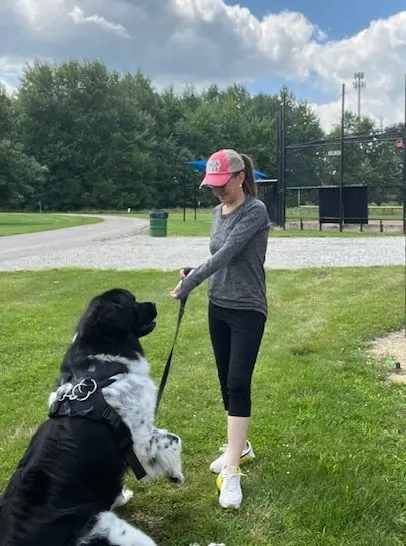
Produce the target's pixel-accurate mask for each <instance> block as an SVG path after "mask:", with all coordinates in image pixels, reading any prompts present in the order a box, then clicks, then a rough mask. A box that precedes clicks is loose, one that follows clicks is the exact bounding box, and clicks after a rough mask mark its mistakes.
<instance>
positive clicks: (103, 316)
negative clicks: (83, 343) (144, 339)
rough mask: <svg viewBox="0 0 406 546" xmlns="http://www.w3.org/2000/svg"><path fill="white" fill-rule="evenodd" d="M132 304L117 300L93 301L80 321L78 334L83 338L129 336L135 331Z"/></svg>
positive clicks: (120, 337)
mask: <svg viewBox="0 0 406 546" xmlns="http://www.w3.org/2000/svg"><path fill="white" fill-rule="evenodd" d="M133 329H134V324H133V317H132V306H131V308H129V307H128V306H127V305H123V304H122V303H119V302H117V301H112V300H101V299H98V300H96V301H93V302H92V304H91V305H90V306H89V308H88V310H87V312H86V313H85V315H84V316H83V317H82V320H81V321H80V323H79V328H78V335H79V337H82V338H86V337H87V338H95V337H105V338H109V339H111V338H113V339H124V338H127V337H128V336H129V335H131V333H132V332H133Z"/></svg>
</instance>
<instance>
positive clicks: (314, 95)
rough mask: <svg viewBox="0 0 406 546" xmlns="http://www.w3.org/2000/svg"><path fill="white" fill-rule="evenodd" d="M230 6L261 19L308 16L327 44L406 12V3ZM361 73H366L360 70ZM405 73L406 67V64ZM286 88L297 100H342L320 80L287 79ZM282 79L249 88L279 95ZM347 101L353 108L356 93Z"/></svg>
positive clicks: (263, 0)
mask: <svg viewBox="0 0 406 546" xmlns="http://www.w3.org/2000/svg"><path fill="white" fill-rule="evenodd" d="M226 3H227V4H230V5H233V4H234V5H237V4H239V5H240V6H244V7H246V8H248V9H249V10H250V11H251V13H253V14H254V15H255V16H256V17H258V18H259V19H261V18H263V17H264V16H265V15H267V14H270V13H278V12H280V11H285V10H288V11H297V12H299V13H302V14H303V15H305V16H306V17H307V18H308V19H309V20H310V22H312V23H313V24H315V25H317V26H318V27H319V28H320V29H321V30H322V31H323V32H324V33H325V34H326V35H327V38H326V41H327V42H328V41H338V40H342V39H344V38H348V37H351V36H353V35H354V34H357V33H359V32H360V31H362V30H364V29H366V28H368V27H369V25H370V23H371V21H373V20H376V19H386V18H388V17H390V16H391V15H395V14H396V13H399V12H400V11H402V10H404V9H406V0H391V1H390V2H389V1H388V2H387V3H386V2H385V1H384V0H335V1H334V0H333V1H327V2H326V1H323V0H242V1H240V2H233V1H227V2H226ZM360 70H364V68H361V69H360ZM405 70H406V64H405ZM285 83H286V85H288V87H289V89H290V90H291V91H293V93H295V94H296V96H297V97H298V98H301V99H308V100H310V101H312V102H323V101H332V100H337V99H338V98H339V97H340V93H341V88H340V86H338V87H337V90H336V91H335V92H334V91H331V92H323V91H322V90H321V89H320V88H319V86H318V85H317V84H318V79H317V76H312V77H310V78H309V79H308V80H307V81H306V82H298V81H296V80H295V79H292V78H287V79H286V82H285ZM280 85H281V78H280V77H279V76H275V77H265V78H258V79H257V80H256V81H255V82H254V83H251V84H248V85H247V87H248V88H249V90H250V91H251V92H253V93H255V92H265V93H275V92H278V90H279V89H280ZM347 91H348V94H349V96H348V101H349V103H350V104H352V105H353V106H354V101H355V100H356V94H355V91H353V90H352V89H351V88H349V89H348V90H347Z"/></svg>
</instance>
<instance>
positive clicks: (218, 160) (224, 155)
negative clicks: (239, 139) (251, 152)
mask: <svg viewBox="0 0 406 546" xmlns="http://www.w3.org/2000/svg"><path fill="white" fill-rule="evenodd" d="M244 169H245V164H244V160H243V158H242V157H241V155H240V154H239V153H238V152H236V151H235V150H230V149H226V150H219V151H218V152H214V154H212V155H211V156H210V157H209V159H208V160H207V164H206V176H205V177H204V179H203V182H202V183H201V184H200V187H202V186H224V185H225V184H227V182H228V181H229V180H230V176H231V175H232V174H234V173H238V172H240V171H243V170H244Z"/></svg>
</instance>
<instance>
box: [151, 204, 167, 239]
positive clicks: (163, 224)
mask: <svg viewBox="0 0 406 546" xmlns="http://www.w3.org/2000/svg"><path fill="white" fill-rule="evenodd" d="M167 233H168V213H167V212H166V211H164V210H161V209H153V210H151V211H150V213H149V234H150V235H151V237H166V236H167Z"/></svg>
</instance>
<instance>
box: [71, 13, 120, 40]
mask: <svg viewBox="0 0 406 546" xmlns="http://www.w3.org/2000/svg"><path fill="white" fill-rule="evenodd" d="M68 16H69V17H70V18H71V19H72V21H73V22H74V23H76V24H77V25H83V24H86V23H90V24H94V25H99V26H100V27H101V28H103V29H105V30H107V31H108V32H113V33H114V34H118V35H119V36H125V37H126V38H130V35H129V34H128V32H127V30H126V28H125V27H124V26H123V25H119V24H117V23H112V22H111V21H107V20H106V19H105V18H104V17H100V15H90V16H89V17H85V15H84V13H83V10H82V9H80V8H79V7H78V6H75V7H74V8H73V10H72V11H71V12H70V13H68Z"/></svg>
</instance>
